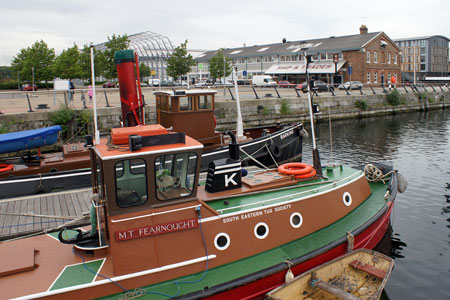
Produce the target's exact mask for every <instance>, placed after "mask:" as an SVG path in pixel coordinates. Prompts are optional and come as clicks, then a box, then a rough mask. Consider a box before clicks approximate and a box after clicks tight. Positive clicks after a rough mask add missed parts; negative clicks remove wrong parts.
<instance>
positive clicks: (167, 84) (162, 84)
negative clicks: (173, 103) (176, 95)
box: [161, 80, 175, 86]
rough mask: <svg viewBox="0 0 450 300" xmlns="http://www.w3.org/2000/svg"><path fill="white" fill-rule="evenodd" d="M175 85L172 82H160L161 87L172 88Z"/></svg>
mask: <svg viewBox="0 0 450 300" xmlns="http://www.w3.org/2000/svg"><path fill="white" fill-rule="evenodd" d="M174 85H175V83H174V82H173V81H172V80H161V86H174Z"/></svg>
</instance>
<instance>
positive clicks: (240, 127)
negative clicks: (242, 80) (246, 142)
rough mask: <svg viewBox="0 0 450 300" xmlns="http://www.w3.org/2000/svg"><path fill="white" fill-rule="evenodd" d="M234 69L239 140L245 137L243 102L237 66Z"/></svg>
mask: <svg viewBox="0 0 450 300" xmlns="http://www.w3.org/2000/svg"><path fill="white" fill-rule="evenodd" d="M232 69H233V83H234V92H235V94H236V109H237V120H236V123H237V124H236V134H237V136H238V138H239V137H242V136H244V125H243V124H242V114H241V102H240V100H239V89H238V85H237V78H236V66H233V67H232ZM224 88H225V83H224Z"/></svg>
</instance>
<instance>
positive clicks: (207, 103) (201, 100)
mask: <svg viewBox="0 0 450 300" xmlns="http://www.w3.org/2000/svg"><path fill="white" fill-rule="evenodd" d="M197 99H198V100H197V101H198V102H197V107H198V109H212V95H202V96H199V97H198V98H197Z"/></svg>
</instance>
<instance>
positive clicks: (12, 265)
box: [0, 247, 39, 277]
mask: <svg viewBox="0 0 450 300" xmlns="http://www.w3.org/2000/svg"><path fill="white" fill-rule="evenodd" d="M37 253H39V250H36V249H34V248H32V247H31V248H22V249H15V250H14V251H8V252H3V253H0V257H1V264H0V277H3V276H7V275H11V274H17V273H21V272H26V271H31V270H34V269H36V268H37V267H38V266H39V265H38V264H36V262H35V255H36V254H37Z"/></svg>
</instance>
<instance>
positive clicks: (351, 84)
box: [338, 81, 363, 90]
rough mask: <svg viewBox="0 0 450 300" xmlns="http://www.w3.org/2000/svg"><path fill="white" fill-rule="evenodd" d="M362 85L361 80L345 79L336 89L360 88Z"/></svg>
mask: <svg viewBox="0 0 450 300" xmlns="http://www.w3.org/2000/svg"><path fill="white" fill-rule="evenodd" d="M362 87H363V84H362V82H361V81H347V82H345V83H343V84H340V85H339V86H338V89H340V90H344V89H346V90H359V89H362Z"/></svg>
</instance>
